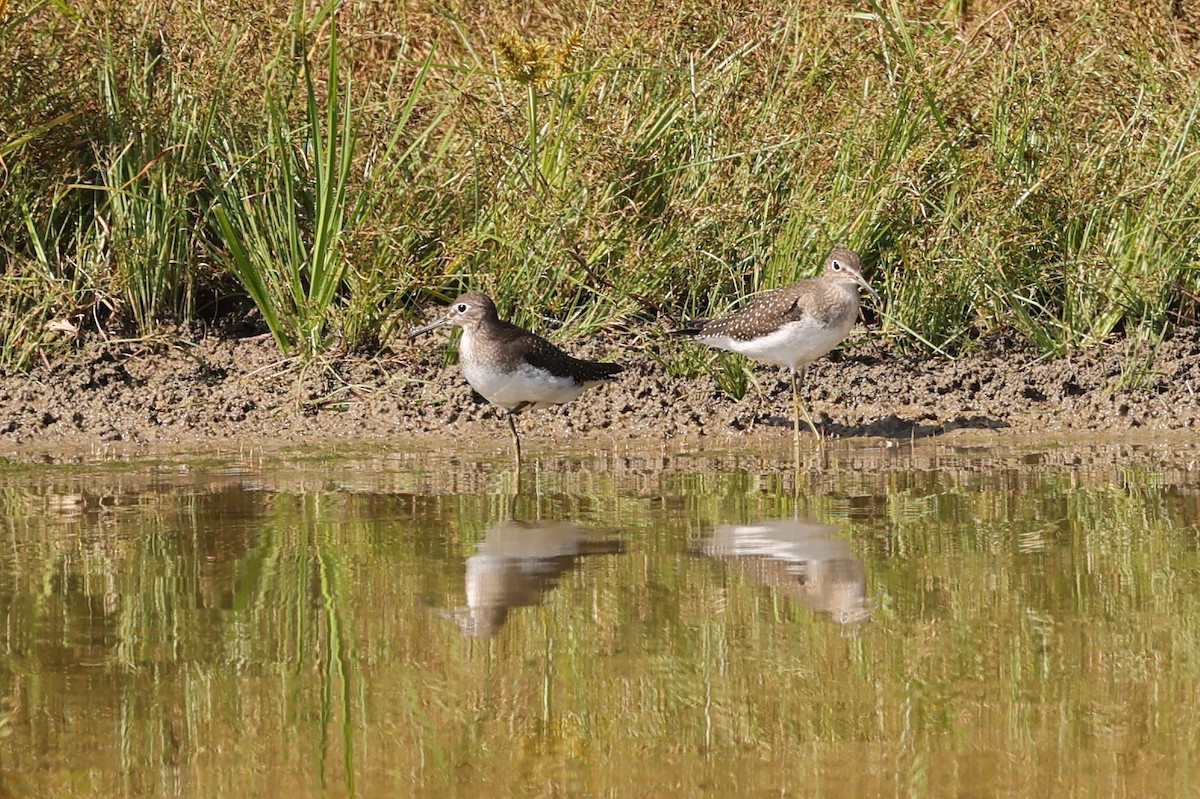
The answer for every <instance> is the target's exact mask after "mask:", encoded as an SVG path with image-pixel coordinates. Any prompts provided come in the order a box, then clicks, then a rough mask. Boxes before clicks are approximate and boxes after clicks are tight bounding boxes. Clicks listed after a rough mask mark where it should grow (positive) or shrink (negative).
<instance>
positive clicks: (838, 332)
mask: <svg viewBox="0 0 1200 799" xmlns="http://www.w3.org/2000/svg"><path fill="white" fill-rule="evenodd" d="M853 326H854V317H853V316H851V315H850V314H847V315H846V319H845V320H844V321H843V322H842V323H841V324H839V325H837V326H835V327H825V326H823V325H821V324H819V323H818V322H816V321H815V320H813V319H811V318H805V319H802V320H800V321H798V322H787V323H785V324H784V325H782V326H781V327H779V328H778V329H777V330H773V331H771V332H770V333H768V334H766V335H765V336H759V337H758V338H754V339H750V340H749V341H740V340H738V339H735V338H732V337H730V336H704V335H701V336H700V337H699V338H700V340H701V341H703V342H704V343H705V344H707V345H708V346H710V347H716V348H717V349H721V350H728V351H730V352H737V353H741V354H742V355H745V356H747V357H749V358H753V359H754V360H756V361H762V362H763V363H770V364H774V365H776V366H784V367H787V368H789V369H799V368H800V367H801V366H803V365H805V364H808V363H812V362H813V361H815V360H816V359H817V358H820V357H821V356H822V355H825V354H826V353H828V352H830V351H831V350H832V349H833V348H834V347H836V346H837V345H838V343H839V342H840V341H841V340H842V339H844V338H845V337H846V334H847V333H849V332H850V328H851V327H853ZM481 393H482V392H481Z"/></svg>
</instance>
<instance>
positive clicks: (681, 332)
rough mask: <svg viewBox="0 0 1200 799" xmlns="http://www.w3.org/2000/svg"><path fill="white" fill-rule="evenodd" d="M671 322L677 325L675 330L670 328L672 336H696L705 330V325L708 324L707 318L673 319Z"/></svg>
mask: <svg viewBox="0 0 1200 799" xmlns="http://www.w3.org/2000/svg"><path fill="white" fill-rule="evenodd" d="M671 324H673V325H675V329H674V330H668V331H667V334H668V335H671V336H694V335H696V334H697V333H700V332H701V331H703V330H704V326H705V325H706V324H708V320H707V319H672V320H671Z"/></svg>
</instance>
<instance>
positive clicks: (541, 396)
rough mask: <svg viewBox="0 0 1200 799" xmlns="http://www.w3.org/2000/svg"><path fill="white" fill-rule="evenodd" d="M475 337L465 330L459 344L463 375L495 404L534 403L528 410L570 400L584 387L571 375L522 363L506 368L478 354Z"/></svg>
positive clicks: (508, 405) (505, 407) (473, 386)
mask: <svg viewBox="0 0 1200 799" xmlns="http://www.w3.org/2000/svg"><path fill="white" fill-rule="evenodd" d="M473 346H474V342H473V337H472V336H471V335H470V334H469V333H468V331H465V330H464V331H463V337H462V341H461V342H460V343H459V361H460V363H461V365H462V370H463V376H464V377H466V378H467V382H468V383H470V384H471V388H473V389H475V390H476V391H478V392H479V393H480V394H481V395H482V396H483V398H484V399H486V400H487V401H488V402H490V403H492V404H493V405H499V406H500V407H501V408H504V409H506V410H512V409H513V408H515V407H516V406H518V405H520V404H522V403H526V402H528V403H532V404H531V405H530V406H529V407H528V408H525V409H524V410H532V409H536V408H545V407H548V406H550V405H559V404H561V403H564V402H570V401H571V400H573V399H575V398H576V397H578V396H579V395H580V394H581V393H582V392H583V389H584V386H583V385H581V384H579V383H576V382H575V381H574V380H572V379H571V378H569V377H557V376H555V375H552V374H550V373H549V372H547V371H546V370H544V369H538V368H536V367H533V366H530V365H529V364H528V363H524V362H522V363H520V364H519V365H518V366H517V367H516V368H515V369H513V370H511V371H506V370H504V369H501V368H497V366H496V365H494V364H493V363H492V362H490V361H486V360H480V359H478V358H476V357H475V352H474V350H473V349H472V347H473Z"/></svg>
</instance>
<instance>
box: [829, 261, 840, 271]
mask: <svg viewBox="0 0 1200 799" xmlns="http://www.w3.org/2000/svg"><path fill="white" fill-rule="evenodd" d="M829 268H830V269H832V270H833V271H835V272H840V271H842V262H841V261H834V262H833V263H831V264H830V265H829Z"/></svg>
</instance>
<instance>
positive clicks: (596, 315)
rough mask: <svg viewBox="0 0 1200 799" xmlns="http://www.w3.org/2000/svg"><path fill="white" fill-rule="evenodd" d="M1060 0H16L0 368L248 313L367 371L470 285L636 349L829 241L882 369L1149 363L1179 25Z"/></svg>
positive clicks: (5, 53)
mask: <svg viewBox="0 0 1200 799" xmlns="http://www.w3.org/2000/svg"><path fill="white" fill-rule="evenodd" d="M1069 5H1070V8H1069V10H1064V9H1063V7H1062V4H1061V3H1055V2H1050V0H1035V1H1034V2H1030V3H1024V4H1020V5H1019V7H1018V6H1016V5H1009V4H1003V3H989V2H984V3H979V4H975V3H971V4H964V3H961V2H949V3H947V2H899V0H888V1H887V2H884V1H882V0H876V1H875V2H871V3H868V4H866V5H864V4H862V3H851V2H846V3H841V4H838V5H835V6H832V7H831V6H830V5H829V4H827V3H816V2H806V3H799V4H791V5H787V6H779V5H778V4H773V3H766V2H763V0H740V2H737V3H733V4H728V3H727V4H721V5H719V6H718V5H716V4H713V3H711V2H708V1H707V0H689V1H688V2H683V3H680V4H677V5H675V6H672V7H670V8H668V9H665V10H664V9H661V8H660V9H656V10H651V9H646V8H644V7H643V5H642V4H639V3H635V2H632V0H621V1H620V2H618V3H616V4H615V5H613V4H605V5H604V6H600V5H598V4H596V3H595V2H594V0H569V2H567V3H563V4H559V5H557V6H556V7H555V11H554V12H553V13H550V12H547V13H545V14H540V15H536V16H535V17H534V18H533V19H532V21H523V20H522V18H521V17H520V16H519V14H518V12H516V11H514V10H512V9H511V8H510V6H509V5H508V4H502V3H487V4H485V5H484V6H482V7H481V8H479V9H478V10H477V11H476V12H473V13H472V14H471V15H469V16H458V15H457V14H456V12H454V11H453V10H451V9H450V8H449V7H442V6H426V5H423V4H419V3H417V2H415V0H405V2H403V3H397V4H394V5H390V6H375V5H370V4H368V5H363V6H360V5H348V4H342V3H338V2H328V3H325V4H323V5H320V6H317V7H315V8H314V7H312V6H310V4H296V5H293V4H292V3H291V2H290V1H289V0H280V2H277V3H268V4H263V5H261V6H256V7H254V8H252V9H251V8H244V7H241V6H236V7H235V5H234V4H232V3H229V2H225V0H217V2H212V3H206V4H203V6H197V7H192V6H188V7H186V8H182V7H178V6H171V7H169V9H168V10H163V9H162V8H160V7H159V6H158V5H155V4H151V3H149V2H145V1H144V0H143V1H142V2H133V3H129V4H122V5H116V4H113V5H108V4H82V3H70V2H46V0H10V2H9V3H7V4H6V5H5V6H4V7H3V10H0V82H2V83H3V85H4V86H5V87H6V93H7V100H8V102H7V103H6V105H5V107H4V108H0V159H2V170H0V180H2V181H3V184H4V186H3V192H4V196H5V200H4V202H3V203H2V204H0V283H2V284H3V286H4V287H5V288H6V290H5V291H3V293H2V294H0V341H2V342H4V343H3V344H2V345H0V367H8V368H11V367H22V366H26V365H28V364H29V363H31V362H32V361H33V360H34V359H35V358H40V357H47V358H54V357H58V356H59V355H60V354H61V353H63V352H65V351H67V350H68V348H69V347H70V345H71V344H72V342H73V341H75V340H76V339H77V338H86V336H87V334H88V333H89V332H91V331H96V330H102V331H104V332H106V333H108V332H111V331H120V332H122V333H123V334H124V335H137V336H145V335H154V334H156V333H157V332H159V331H161V330H163V329H174V328H175V327H176V326H178V325H181V324H182V325H187V324H190V323H192V322H194V321H196V320H198V319H201V318H212V317H214V316H219V315H221V314H222V313H229V312H239V313H240V312H242V311H243V310H244V309H246V308H249V307H251V306H252V307H255V308H256V309H257V318H259V319H261V323H262V326H263V328H264V329H267V330H270V332H271V333H272V334H273V335H274V337H275V339H276V341H277V342H278V344H279V346H280V349H281V350H282V351H284V352H287V353H298V354H301V355H304V356H309V357H311V356H313V355H316V354H319V353H322V352H326V351H329V350H331V349H332V350H338V351H341V350H346V349H360V348H366V349H374V348H377V347H378V346H380V345H381V344H383V343H386V342H387V340H388V339H389V338H391V337H392V336H394V335H395V333H396V331H397V330H399V329H403V328H404V327H406V326H408V325H409V324H410V323H411V319H412V317H413V314H414V313H415V311H416V310H417V309H418V308H419V307H420V306H421V305H423V304H424V303H425V302H426V301H427V300H428V299H430V298H448V297H451V296H453V295H455V294H456V293H458V292H459V291H461V290H463V289H465V288H479V289H483V290H486V291H489V292H491V293H492V294H493V295H494V296H495V298H496V299H497V301H498V304H499V305H500V306H501V308H502V310H503V311H504V312H505V313H507V314H509V315H510V316H511V317H512V318H513V319H514V320H515V321H517V322H518V323H521V324H525V325H532V326H535V327H537V328H538V329H539V330H541V331H543V332H545V331H550V332H551V333H552V334H553V335H555V336H558V337H577V336H583V335H586V334H588V333H591V332H594V331H596V330H599V329H603V328H617V329H621V330H628V331H633V332H635V333H641V332H645V331H649V330H652V329H653V326H654V324H655V322H656V319H657V318H658V317H659V316H660V315H662V314H669V315H673V316H703V315H711V314H713V313H719V312H721V311H725V310H728V309H729V308H731V307H733V306H735V305H736V304H737V303H738V302H739V301H740V300H741V298H743V297H744V296H746V295H747V294H749V293H752V292H756V291H760V290H765V289H769V288H773V287H775V286H778V285H782V284H784V283H787V282H790V281H793V280H795V279H797V278H800V277H804V276H807V275H810V274H812V273H813V272H814V271H815V269H816V268H817V265H818V264H819V262H820V260H821V258H822V256H823V255H824V253H825V252H826V251H827V250H828V249H829V248H830V247H831V246H833V245H834V244H846V245H849V246H852V247H854V248H856V249H858V250H859V251H860V252H862V253H863V254H864V258H865V263H866V265H867V268H868V276H869V278H870V279H871V280H872V282H873V283H874V284H875V285H876V286H877V287H878V288H879V289H880V290H881V292H882V294H883V295H884V297H885V307H884V308H882V309H880V310H879V313H878V315H877V317H875V318H874V319H873V325H874V326H875V327H876V329H877V330H878V331H879V332H880V334H881V335H882V336H883V337H884V339H885V341H886V342H887V343H888V344H889V345H890V346H893V347H896V348H900V349H924V350H936V351H939V352H944V353H946V354H950V355H953V354H955V353H958V352H961V351H964V350H969V349H970V348H971V347H972V345H973V342H974V341H975V340H977V339H978V338H979V337H980V336H982V335H985V334H988V333H990V332H993V331H996V330H1000V329H1008V330H1013V331H1016V332H1017V333H1019V334H1020V335H1021V336H1022V337H1023V338H1025V339H1026V340H1028V341H1029V342H1031V343H1032V344H1034V345H1035V346H1036V347H1037V348H1038V349H1040V350H1041V351H1042V352H1044V353H1046V354H1048V355H1059V354H1063V353H1066V352H1070V351H1074V350H1078V349H1081V348H1088V347H1094V346H1096V345H1099V344H1101V343H1104V342H1110V341H1111V340H1113V339H1114V338H1117V337H1121V336H1130V335H1136V336H1137V337H1149V338H1154V339H1161V338H1162V337H1163V336H1166V335H1169V334H1170V332H1171V330H1172V329H1173V328H1175V327H1177V326H1180V325H1192V324H1194V323H1195V322H1196V311H1197V302H1196V298H1197V296H1200V270H1198V268H1197V261H1198V259H1200V252H1198V247H1200V245H1198V244H1197V242H1200V235H1198V234H1200V198H1198V194H1200V164H1198V158H1197V153H1198V152H1200V147H1198V144H1200V136H1198V131H1197V124H1196V122H1197V111H1198V109H1200V91H1198V87H1197V84H1196V81H1195V80H1194V79H1193V78H1191V77H1190V76H1191V75H1194V74H1195V67H1196V65H1197V64H1200V43H1197V42H1196V41H1195V39H1194V37H1191V36H1190V34H1189V33H1188V32H1189V31H1190V30H1192V29H1194V27H1195V24H1196V22H1197V19H1195V18H1193V17H1187V16H1186V15H1188V14H1194V12H1193V11H1192V10H1191V9H1190V8H1186V7H1184V8H1183V9H1182V10H1178V9H1177V10H1173V6H1172V4H1169V3H1162V4H1150V5H1147V4H1141V3H1134V2H1132V1H1131V2H1125V3H1123V2H1115V3H1110V4H1106V5H1105V6H1104V7H1103V8H1099V7H1095V6H1094V5H1093V4H1088V3H1082V2H1080V3H1074V4H1069ZM1178 14H1182V15H1185V16H1183V17H1180V16H1176V15H1178ZM49 75H56V76H60V77H58V78H55V79H50V78H49V77H47V76H49ZM68 327H72V328H74V329H78V330H79V332H80V335H79V336H78V337H77V336H74V335H70V334H68V333H65V332H64V330H66V329H67V328H68ZM674 368H676V369H677V370H678V371H682V372H686V371H692V370H694V369H695V368H696V365H695V364H691V363H680V364H677V365H675V366H674ZM702 368H706V369H721V368H724V367H720V366H711V365H709V366H703V367H702Z"/></svg>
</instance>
